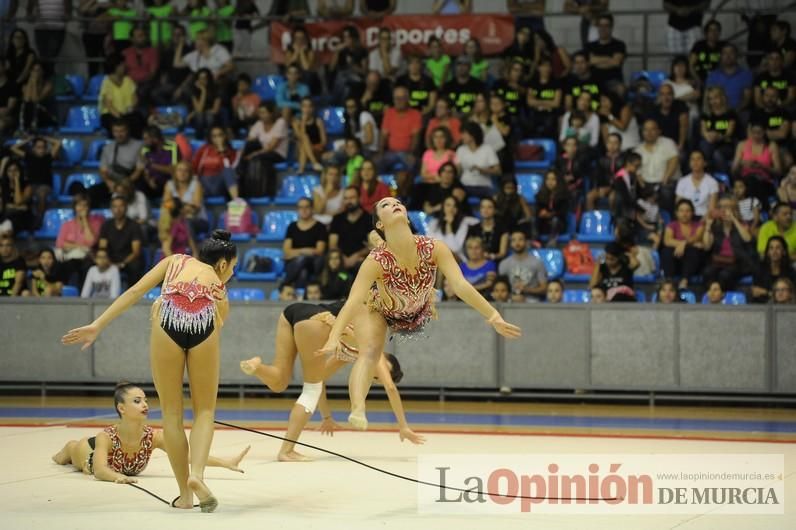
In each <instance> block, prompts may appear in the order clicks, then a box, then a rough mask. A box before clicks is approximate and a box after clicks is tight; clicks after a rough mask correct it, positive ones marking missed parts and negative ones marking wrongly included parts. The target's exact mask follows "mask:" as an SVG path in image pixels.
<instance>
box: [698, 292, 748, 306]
mask: <svg viewBox="0 0 796 530" xmlns="http://www.w3.org/2000/svg"><path fill="white" fill-rule="evenodd" d="M702 303H703V304H708V303H710V302H708V293H705V294H704V295H702ZM721 303H722V304H724V305H746V295H745V294H744V293H742V292H741V291H727V292H726V293H724V300H722V301H721Z"/></svg>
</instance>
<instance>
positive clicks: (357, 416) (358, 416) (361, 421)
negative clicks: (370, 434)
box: [348, 410, 368, 431]
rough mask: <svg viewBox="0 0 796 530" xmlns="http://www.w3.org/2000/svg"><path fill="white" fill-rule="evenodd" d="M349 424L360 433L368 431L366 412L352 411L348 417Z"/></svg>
mask: <svg viewBox="0 0 796 530" xmlns="http://www.w3.org/2000/svg"><path fill="white" fill-rule="evenodd" d="M348 423H349V424H350V425H351V427H353V428H354V429H356V430H358V431H367V430H368V418H367V417H366V416H365V411H364V410H361V411H360V410H352V411H351V414H349V416H348Z"/></svg>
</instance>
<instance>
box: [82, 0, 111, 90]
mask: <svg viewBox="0 0 796 530" xmlns="http://www.w3.org/2000/svg"><path fill="white" fill-rule="evenodd" d="M110 7H111V5H110V2H104V3H98V2H94V1H83V2H80V3H79V4H78V6H77V14H78V16H79V17H81V18H82V19H83V20H84V21H83V24H81V26H82V28H81V29H82V31H81V40H82V41H83V53H84V55H85V56H86V62H87V63H88V64H87V67H88V76H89V78H91V77H93V76H95V75H97V74H99V73H101V72H102V59H103V57H104V56H105V38H106V37H107V35H108V34H109V33H110V31H111V23H110V20H109V18H108V17H107V16H106V12H107V11H108V9H109V8H110Z"/></svg>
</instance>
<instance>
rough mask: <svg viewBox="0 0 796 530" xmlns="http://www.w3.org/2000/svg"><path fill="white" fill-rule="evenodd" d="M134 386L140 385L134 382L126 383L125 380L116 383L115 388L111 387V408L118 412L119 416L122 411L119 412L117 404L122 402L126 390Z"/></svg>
mask: <svg viewBox="0 0 796 530" xmlns="http://www.w3.org/2000/svg"><path fill="white" fill-rule="evenodd" d="M134 388H140V387H139V386H138V385H136V384H133V383H128V382H127V381H119V382H118V383H116V388H114V389H113V410H115V411H116V414H118V415H119V417H120V418H121V417H122V413H121V412H119V405H121V404H122V403H124V398H125V397H126V396H127V392H129V391H130V390H132V389H134Z"/></svg>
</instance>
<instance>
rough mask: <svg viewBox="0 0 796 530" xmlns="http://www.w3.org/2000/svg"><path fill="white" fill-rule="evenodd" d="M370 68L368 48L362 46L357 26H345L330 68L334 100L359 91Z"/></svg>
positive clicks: (339, 99)
mask: <svg viewBox="0 0 796 530" xmlns="http://www.w3.org/2000/svg"><path fill="white" fill-rule="evenodd" d="M367 69H368V50H367V49H365V47H364V46H362V42H361V41H360V38H359V30H358V29H357V28H356V27H355V26H346V27H345V28H343V33H342V44H341V45H340V46H339V47H338V48H337V49H336V50H335V52H334V55H333V56H332V61H331V63H330V64H329V70H330V71H331V73H332V78H333V80H334V81H333V89H332V100H333V101H341V100H343V99H344V98H345V97H346V96H347V95H348V94H351V93H359V92H360V91H361V87H362V86H363V85H364V83H365V75H366V73H367Z"/></svg>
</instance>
